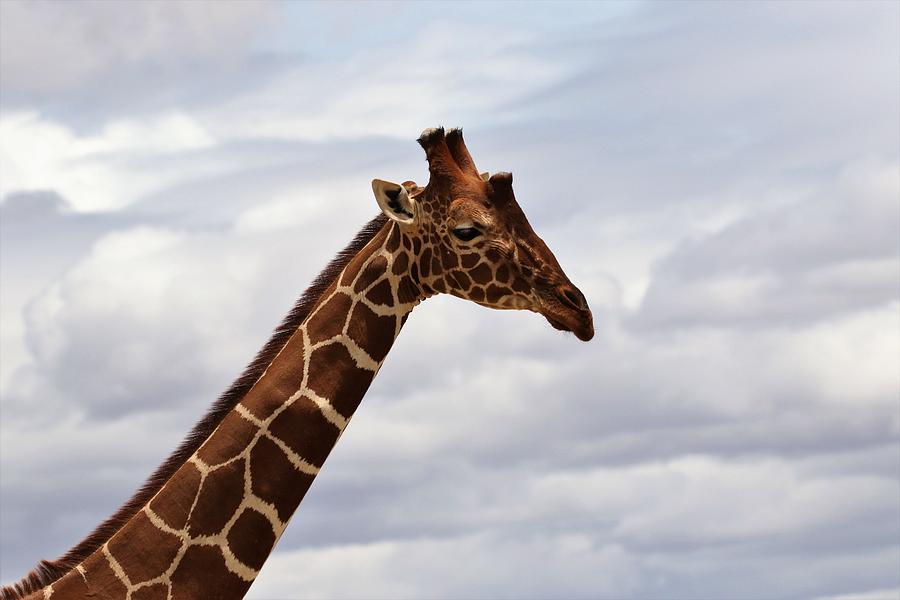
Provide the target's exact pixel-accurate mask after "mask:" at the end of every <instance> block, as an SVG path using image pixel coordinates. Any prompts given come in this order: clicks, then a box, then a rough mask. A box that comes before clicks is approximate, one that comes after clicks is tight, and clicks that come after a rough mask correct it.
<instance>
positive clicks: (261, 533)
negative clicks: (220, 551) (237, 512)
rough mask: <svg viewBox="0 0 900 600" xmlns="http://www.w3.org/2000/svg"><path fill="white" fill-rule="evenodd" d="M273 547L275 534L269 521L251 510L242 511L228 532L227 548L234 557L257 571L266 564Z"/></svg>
mask: <svg viewBox="0 0 900 600" xmlns="http://www.w3.org/2000/svg"><path fill="white" fill-rule="evenodd" d="M274 545H275V533H274V532H273V531H272V526H271V525H270V524H269V520H268V519H266V518H265V517H264V516H262V515H261V514H259V513H258V512H256V511H255V510H253V509H252V508H247V509H244V512H242V513H241V516H239V517H238V518H237V521H235V522H234V526H233V527H232V528H231V531H229V532H228V547H229V548H230V549H231V551H232V552H233V553H234V556H235V557H236V558H237V559H238V560H239V561H241V562H242V563H244V564H245V565H247V566H248V567H251V568H253V569H256V570H257V571H258V570H259V569H261V568H262V566H263V563H264V562H266V558H268V556H269V552H271V551H272V546H274Z"/></svg>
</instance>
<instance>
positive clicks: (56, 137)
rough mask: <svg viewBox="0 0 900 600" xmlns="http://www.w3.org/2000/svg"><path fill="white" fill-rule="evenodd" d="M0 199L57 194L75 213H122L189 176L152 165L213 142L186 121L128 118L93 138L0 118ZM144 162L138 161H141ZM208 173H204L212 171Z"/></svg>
mask: <svg viewBox="0 0 900 600" xmlns="http://www.w3.org/2000/svg"><path fill="white" fill-rule="evenodd" d="M0 140H2V141H0V180H2V185H0V198H2V197H5V196H7V195H8V194H10V193H12V192H15V191H23V190H46V189H52V190H55V191H56V192H58V193H59V194H61V195H62V196H63V197H65V198H66V199H67V200H68V201H69V202H70V203H71V206H72V208H74V209H75V210H78V211H103V210H107V211H108V210H113V209H118V208H121V207H123V206H126V205H128V204H131V203H133V202H135V201H136V200H138V199H140V198H141V197H142V196H144V195H146V194H149V193H151V192H154V191H159V190H162V189H164V188H166V187H168V186H171V185H172V184H173V183H174V182H177V181H180V180H183V179H185V178H186V177H197V176H198V175H200V174H201V173H203V170H199V171H200V172H196V171H195V172H193V173H190V174H186V173H184V172H183V170H182V169H181V168H179V167H175V166H174V165H171V164H170V165H168V167H160V165H159V164H155V165H150V164H147V162H146V159H147V158H152V157H155V156H158V155H166V156H173V155H175V156H177V155H179V154H187V153H191V152H196V151H198V150H202V149H205V148H209V147H211V146H212V145H213V144H214V143H215V141H214V139H213V138H212V137H211V136H210V135H209V134H208V133H207V132H206V131H204V130H203V128H202V127H201V126H200V125H199V124H197V123H196V122H195V121H194V120H192V119H191V118H190V117H188V116H187V115H185V114H182V113H178V112H171V113H168V114H162V115H158V116H156V117H154V118H152V119H149V120H140V121H138V120H132V119H123V120H119V121H113V122H111V123H109V124H107V125H106V126H105V127H104V128H103V129H102V130H101V131H99V132H97V133H94V134H78V133H76V132H74V131H72V130H71V129H69V128H68V127H66V126H64V125H61V124H59V123H57V122H54V121H51V120H48V119H44V118H42V117H40V116H39V115H38V114H36V113H33V112H15V113H8V114H4V115H3V116H2V117H0ZM142 159H143V160H144V161H145V162H143V163H142V162H141V160H142ZM208 170H209V169H208V168H207V169H206V171H207V172H208Z"/></svg>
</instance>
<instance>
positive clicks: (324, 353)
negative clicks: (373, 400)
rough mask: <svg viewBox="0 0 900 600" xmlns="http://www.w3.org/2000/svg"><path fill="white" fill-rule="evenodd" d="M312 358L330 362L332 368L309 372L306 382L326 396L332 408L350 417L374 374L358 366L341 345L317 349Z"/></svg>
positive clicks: (330, 345) (322, 362) (323, 362)
mask: <svg viewBox="0 0 900 600" xmlns="http://www.w3.org/2000/svg"><path fill="white" fill-rule="evenodd" d="M312 360H315V361H321V362H320V363H319V364H323V365H332V368H331V369H317V370H316V371H315V372H311V373H310V374H309V381H308V383H307V385H308V386H309V389H311V390H312V391H313V392H315V393H316V394H317V395H318V396H320V397H322V398H328V400H329V401H330V402H331V405H332V406H333V407H334V409H335V410H336V411H338V412H339V413H341V414H342V415H343V416H344V417H346V418H348V419H349V418H350V417H351V416H353V413H354V412H355V411H356V407H357V406H359V402H360V400H362V397H363V395H364V394H365V393H366V390H367V389H369V384H371V383H372V378H373V377H374V376H375V373H373V372H372V371H367V370H365V369H360V368H359V367H357V366H356V361H355V360H353V357H352V356H350V352H349V351H348V350H347V348H345V347H344V346H343V345H342V344H329V345H328V346H322V347H321V348H317V349H316V351H315V352H313V358H312ZM338 373H341V376H338V375H337V374H338Z"/></svg>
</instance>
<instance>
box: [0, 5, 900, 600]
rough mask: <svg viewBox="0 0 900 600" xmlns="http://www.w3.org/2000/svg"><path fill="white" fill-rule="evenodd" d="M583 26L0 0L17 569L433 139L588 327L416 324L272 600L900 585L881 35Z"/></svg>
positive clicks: (831, 23) (126, 489)
mask: <svg viewBox="0 0 900 600" xmlns="http://www.w3.org/2000/svg"><path fill="white" fill-rule="evenodd" d="M595 6H596V5H582V4H573V5H566V7H565V8H564V9H559V8H557V7H556V5H554V8H553V9H552V10H545V9H543V8H541V7H530V8H529V10H522V11H514V12H515V14H509V10H508V6H507V5H503V4H498V5H479V6H478V7H477V10H475V9H469V8H466V7H462V8H460V7H453V8H452V10H451V9H450V7H448V6H447V5H436V6H432V5H428V6H425V7H417V8H416V10H408V9H407V8H406V7H405V6H404V5H398V6H386V5H378V7H377V8H374V9H373V8H369V7H366V8H364V9H363V8H361V9H360V10H359V12H356V11H355V9H352V10H351V9H349V8H348V7H347V6H339V7H335V8H334V9H332V8H329V7H325V6H324V5H323V6H321V7H315V9H311V8H309V7H308V5H283V6H281V7H277V8H275V9H274V10H276V11H278V16H279V18H278V19H270V18H269V17H268V16H267V15H271V14H272V10H273V9H272V8H270V7H268V6H264V5H260V4H253V5H252V6H251V5H250V4H242V5H240V6H237V5H235V7H232V8H229V9H228V10H226V11H224V12H223V13H222V14H218V15H216V16H215V17H214V22H212V23H208V22H206V21H204V20H203V19H204V18H205V17H204V14H205V11H206V8H207V7H206V6H204V5H203V4H196V3H195V4H192V5H190V6H189V7H183V8H177V9H171V10H168V9H164V5H161V4H160V5H156V4H142V5H141V7H140V8H139V9H138V12H136V13H132V14H130V15H126V16H122V15H121V14H120V12H119V9H117V8H115V7H111V6H107V5H105V4H104V5H102V6H101V5H85V10H84V11H83V13H80V14H79V15H74V13H71V14H70V12H68V11H69V9H67V8H65V7H63V6H62V5H41V4H36V5H32V4H28V5H26V4H11V3H4V4H3V5H2V7H3V11H4V12H3V19H2V22H3V23H4V30H3V40H4V44H12V46H13V47H14V48H17V49H18V50H17V52H18V54H16V55H14V56H10V55H9V53H8V52H7V48H8V47H10V46H6V45H5V46H4V47H3V50H4V52H3V55H4V56H3V60H4V61H13V62H15V65H14V66H13V67H11V68H10V69H7V68H6V64H7V63H6V62H4V63H3V67H4V68H3V69H2V71H4V77H9V79H4V81H3V85H4V105H3V107H2V111H3V112H2V113H0V128H2V133H3V135H2V136H0V137H2V140H3V141H2V146H0V151H2V162H0V169H2V180H3V182H2V184H3V188H2V202H0V225H2V236H0V244H2V252H0V260H2V267H3V268H2V277H3V285H2V286H0V289H2V292H0V293H2V303H0V304H2V318H3V328H2V335H3V337H2V340H3V347H2V352H3V364H2V367H3V369H2V410H3V419H2V421H0V444H2V453H0V459H2V471H0V474H2V477H0V491H2V511H0V528H2V531H3V535H2V536H0V538H2V546H0V550H2V552H0V558H2V562H0V567H2V568H0V571H2V577H3V579H4V580H11V579H15V578H17V577H19V576H21V575H22V574H23V573H24V571H25V570H26V569H27V568H30V567H31V566H32V565H33V563H34V561H36V560H37V559H38V558H46V557H52V556H53V555H54V554H56V553H59V552H62V551H64V550H65V549H66V548H67V547H69V546H70V545H71V544H72V543H74V542H75V541H77V540H78V539H79V538H80V536H82V535H84V534H85V533H87V532H88V531H89V530H90V529H91V528H92V527H93V526H94V525H95V524H96V523H97V522H99V521H100V520H101V519H102V518H103V517H105V516H107V515H108V514H109V513H110V512H112V511H113V510H114V509H115V508H116V506H118V504H119V502H120V501H121V500H124V499H125V498H127V497H128V496H129V495H130V493H131V492H132V491H133V489H134V488H135V487H136V486H137V485H138V484H139V483H140V481H141V480H142V479H143V478H144V477H145V476H146V474H148V473H149V472H150V471H151V470H152V468H153V466H154V465H156V464H158V463H159V461H160V460H161V459H162V458H163V457H164V456H165V455H166V454H167V453H168V452H169V451H170V450H171V449H172V448H173V447H174V446H175V445H176V443H177V441H178V440H179V439H180V438H181V436H182V435H183V434H184V432H186V431H187V430H188V429H189V427H190V425H191V424H192V423H193V422H194V421H195V420H196V419H197V418H198V417H199V416H200V415H201V414H202V413H203V411H204V410H205V408H206V406H207V405H208V404H209V402H210V401H211V400H212V399H213V398H214V397H215V396H216V395H217V394H218V393H219V392H220V391H221V390H222V389H224V388H225V387H226V386H227V385H228V383H229V382H230V381H231V380H232V379H233V377H235V376H236V375H237V374H238V373H239V372H240V370H241V369H242V367H243V365H244V364H245V363H246V361H247V360H249V359H250V358H251V356H252V354H253V352H254V351H255V350H256V349H257V348H258V347H259V346H260V345H261V344H262V343H263V341H264V340H265V339H266V336H267V335H268V333H269V331H270V330H271V328H272V327H273V326H274V325H275V324H276V323H277V322H278V321H279V319H280V318H281V316H282V314H283V313H284V312H285V311H286V310H287V309H288V307H289V306H290V305H291V303H292V302H293V300H294V299H295V298H296V296H297V295H298V294H299V292H300V291H301V289H302V288H303V287H304V286H305V284H306V283H307V282H308V281H310V280H311V279H312V277H313V276H314V275H315V273H316V272H317V271H318V269H319V268H320V267H321V266H322V265H324V264H325V262H326V261H327V260H328V259H329V258H330V257H331V256H332V255H333V253H334V252H335V251H336V250H338V249H340V248H341V247H342V246H343V245H344V244H345V243H346V241H347V240H348V239H349V238H350V237H351V236H352V234H353V232H355V231H356V230H357V228H358V227H359V226H360V225H361V224H362V223H364V222H365V221H366V220H367V219H368V218H369V217H371V216H372V214H373V213H374V211H375V203H374V202H373V199H372V198H371V197H370V196H369V194H370V191H369V190H368V181H369V180H370V179H372V178H374V177H380V178H387V179H393V180H396V181H402V180H404V179H406V178H413V179H416V180H418V181H419V182H420V183H424V179H425V177H426V171H425V162H424V159H423V156H422V154H421V151H420V149H419V148H417V147H416V146H415V144H414V142H413V141H412V140H413V139H414V138H415V136H416V135H417V134H418V133H419V131H420V130H421V129H422V128H423V127H425V126H430V125H434V124H436V123H444V124H446V125H456V124H459V125H465V126H466V135H467V140H468V142H469V145H470V147H471V148H472V150H473V153H474V154H475V157H476V159H477V160H478V161H479V166H480V167H481V168H482V169H489V170H492V171H495V170H512V171H514V172H515V174H516V192H517V195H518V197H519V199H520V201H521V203H522V205H523V207H524V209H525V211H526V212H527V213H528V215H529V219H530V220H531V221H532V223H533V224H534V225H535V228H536V230H537V231H538V232H539V233H540V234H541V235H543V237H544V238H545V239H546V240H547V242H548V244H549V245H550V247H552V248H553V249H554V252H555V253H556V255H557V257H558V258H559V259H560V262H561V263H562V264H563V265H564V267H565V268H566V270H567V272H568V273H569V275H570V276H572V278H573V280H574V281H576V283H577V284H578V285H579V286H580V287H581V288H582V289H583V290H584V291H585V293H586V294H587V296H588V298H589V300H590V302H591V305H592V307H593V308H594V313H595V318H596V323H597V326H598V335H597V338H596V340H595V341H594V342H592V343H591V344H588V345H582V344H578V343H576V342H575V340H574V339H572V337H571V336H566V335H564V334H561V333H559V332H556V331H554V330H552V329H551V328H550V327H549V325H548V324H547V323H546V322H545V321H544V320H543V319H541V318H540V317H538V316H536V315H533V314H524V313H512V312H506V313H503V312H494V311H488V310H486V309H483V308H480V307H476V306H474V305H471V304H467V303H464V302H462V301H459V300H457V299H454V298H449V297H440V298H435V299H432V300H429V301H428V302H427V303H426V304H425V305H424V306H422V307H420V308H418V309H417V310H416V311H415V312H414V313H413V315H412V317H411V318H410V320H409V322H408V324H407V325H406V328H405V330H404V333H403V334H402V335H401V336H400V338H399V339H398V341H397V343H396V345H395V347H394V349H393V351H392V354H391V357H390V358H389V359H388V361H387V363H386V364H385V366H384V368H383V369H382V371H381V373H380V374H379V377H378V378H377V379H376V381H375V383H374V384H373V386H372V389H371V390H370V392H369V394H368V396H367V398H366V401H365V402H364V403H363V404H362V406H361V407H360V410H359V412H358V414H357V415H356V418H355V419H354V420H353V423H352V424H351V425H350V427H349V429H348V430H347V432H346V433H345V435H343V436H342V439H341V443H340V444H339V445H338V447H337V448H336V449H335V451H334V453H333V456H332V457H331V458H330V460H329V462H328V465H327V467H325V469H324V472H323V474H322V476H321V477H320V478H319V479H318V480H317V482H316V484H315V486H314V487H313V488H312V490H311V492H310V494H309V496H308V498H307V499H306V501H305V502H304V505H303V508H302V510H301V511H300V512H299V513H298V515H297V517H296V518H295V519H294V522H293V524H292V525H291V526H290V527H289V528H288V530H287V533H286V534H285V537H284V539H283V540H282V541H281V542H280V544H279V547H278V550H277V551H276V552H275V554H274V556H273V557H272V559H271V560H270V561H269V563H268V564H267V566H266V567H265V568H264V569H263V575H262V577H261V579H260V580H259V582H258V583H257V584H256V585H255V586H254V588H253V594H254V595H255V597H294V596H296V595H298V594H300V595H311V596H322V597H360V596H364V597H478V596H484V595H490V596H492V597H493V596H497V597H546V596H558V595H565V596H571V597H590V598H595V597H603V596H606V597H638V598H640V597H660V598H664V597H671V598H677V597H709V596H714V597H735V596H738V595H740V596H742V597H744V596H746V597H751V596H752V597H759V598H766V597H779V598H807V597H815V596H822V597H828V596H841V595H846V594H853V593H857V592H858V593H860V594H865V593H869V594H870V595H874V594H877V593H878V590H888V591H891V590H894V589H896V588H897V587H898V586H900V581H898V580H897V576H896V564H897V560H898V546H897V543H896V539H897V535H898V532H900V521H898V520H897V515H896V505H897V501H898V496H897V469H898V463H897V453H896V450H897V444H898V439H900V413H898V411H897V405H896V400H897V397H898V395H900V389H898V379H897V366H896V365H897V364H898V362H900V347H898V340H897V336H896V331H897V330H898V327H900V322H898V314H900V313H898V308H900V297H898V292H897V289H898V288H897V283H898V282H897V276H896V273H897V268H898V264H897V252H898V248H897V242H896V240H897V238H896V223H897V219H898V215H897V204H896V199H897V195H898V193H900V191H898V185H897V177H898V173H897V169H896V165H897V160H898V157H897V138H896V132H897V131H898V128H897V126H900V124H898V113H897V111H896V105H897V102H896V101H895V100H896V95H897V90H898V89H900V88H898V87H897V86H896V85H895V84H896V82H897V72H898V70H897V68H896V67H897V65H896V61H895V59H894V58H893V57H895V56H896V53H891V49H892V48H893V46H891V44H893V43H894V42H895V41H896V39H897V35H898V32H897V30H896V23H897V19H896V16H897V15H896V11H897V8H896V7H895V6H894V5H887V4H884V5H882V4H874V3H873V4H870V5H866V7H864V9H862V10H856V8H852V9H851V8H850V6H849V5H847V6H844V5H829V8H828V10H821V11H813V12H814V13H815V14H813V12H809V9H808V8H807V7H805V6H802V5H797V6H779V7H770V6H763V5H746V6H743V5H742V6H736V5H734V6H732V5H725V4H723V5H721V6H719V5H716V6H713V7H710V6H704V8H703V10H702V11H699V12H698V11H697V10H694V8H692V7H691V6H690V5H687V6H684V7H679V8H678V10H674V9H671V8H668V7H666V6H663V5H652V4H651V5H646V6H644V7H637V8H629V9H627V10H625V9H618V8H615V9H614V8H607V7H606V6H604V7H595ZM348 10H350V11H351V13H352V14H349V15H348V14H347V11H348ZM315 11H318V13H321V14H319V15H318V16H319V17H321V20H316V19H313V18H311V16H310V15H311V13H312V12H315ZM383 11H387V12H389V13H390V14H389V16H388V17H385V16H384V14H383ZM532 11H533V12H532ZM701 13H702V14H701ZM9 15H12V17H11V18H8V16H9ZM267 19H268V20H267ZM441 19H443V21H441ZM9 23H17V24H19V25H21V28H20V31H21V32H27V31H43V30H46V29H47V28H49V27H51V26H52V27H58V28H59V29H60V35H59V37H58V38H57V39H54V40H51V41H50V42H48V44H47V46H46V47H45V48H40V49H35V48H34V47H33V43H31V42H29V41H28V40H22V39H20V37H21V36H20V34H19V33H15V34H14V35H13V37H10V36H8V35H7V29H10V25H9ZM387 23H390V26H388V27H384V26H383V25H385V24H387ZM500 23H502V25H499V24H500ZM119 24H121V27H119ZM318 25H321V27H318ZM117 27H119V28H120V29H121V31H118V30H116V29H117ZM111 30H116V31H111ZM200 30H202V31H200ZM86 31H92V32H93V31H96V32H110V33H109V36H111V37H110V40H111V41H110V44H109V47H110V48H113V49H114V51H113V50H107V49H106V47H104V48H99V47H94V46H95V45H94V44H92V43H89V42H86V43H80V42H76V41H74V40H77V39H80V37H83V35H84V34H85V32H86ZM338 34H341V35H338ZM22 35H24V34H22ZM16 36H19V37H16ZM95 37H100V36H99V34H98V36H95ZM129 37H132V38H134V43H133V44H129V39H128V38H129ZM34 39H40V38H34ZM69 46H72V48H71V54H72V56H71V61H70V62H69V63H67V64H70V65H71V67H72V70H71V73H72V77H71V78H68V76H67V75H66V74H61V76H60V78H59V79H58V80H55V81H50V80H48V79H47V78H46V77H45V76H44V74H45V73H48V72H49V73H53V72H54V71H56V72H58V71H59V69H55V68H54V69H48V68H46V64H47V62H46V61H48V60H52V61H54V62H53V64H58V62H59V61H58V60H57V58H58V57H59V56H60V53H62V52H63V50H62V48H69ZM223 46H227V48H225V47H223ZM16 61H17V62H16ZM39 67H40V68H41V69H43V70H41V71H40V72H37V70H38V68H39ZM29 70H35V71H36V72H35V73H34V74H30V73H29ZM62 75H66V76H62ZM848 82H851V83H852V85H851V83H848ZM7 90H10V91H11V93H10V94H7ZM892 124H894V125H897V126H892ZM476 349H477V352H476V351H475V350H476ZM11 357H12V358H11ZM124 441H127V443H125V442H124ZM348 572H352V573H353V574H354V576H353V577H347V573H348ZM876 597H877V596H876Z"/></svg>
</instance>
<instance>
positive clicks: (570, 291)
mask: <svg viewBox="0 0 900 600" xmlns="http://www.w3.org/2000/svg"><path fill="white" fill-rule="evenodd" d="M556 294H557V296H558V297H559V299H560V300H561V301H562V303H563V304H565V305H566V306H568V307H569V308H574V309H575V310H584V308H585V306H587V301H586V300H585V299H584V294H582V293H581V292H579V291H578V290H577V289H575V288H572V287H570V286H567V285H561V286H559V287H558V288H556Z"/></svg>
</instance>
